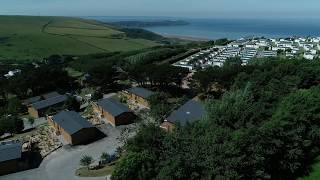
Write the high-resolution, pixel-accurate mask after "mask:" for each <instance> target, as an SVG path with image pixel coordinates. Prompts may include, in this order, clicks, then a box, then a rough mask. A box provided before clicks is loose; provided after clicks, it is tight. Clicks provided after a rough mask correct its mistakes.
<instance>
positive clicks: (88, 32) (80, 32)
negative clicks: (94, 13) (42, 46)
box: [45, 26, 121, 37]
mask: <svg viewBox="0 0 320 180" xmlns="http://www.w3.org/2000/svg"><path fill="white" fill-rule="evenodd" d="M45 32H46V33H51V34H57V35H75V36H92V37H109V36H111V35H116V34H121V32H119V31H115V30H113V29H108V28H105V29H82V28H72V27H52V26H49V27H47V28H46V29H45Z"/></svg>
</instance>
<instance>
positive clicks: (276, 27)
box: [84, 16, 320, 40]
mask: <svg viewBox="0 0 320 180" xmlns="http://www.w3.org/2000/svg"><path fill="white" fill-rule="evenodd" d="M84 18H88V19H95V20H98V21H102V22H105V23H108V22H116V21H128V20H137V21H158V20H184V21H186V22H188V23H189V24H188V25H180V26H155V27H146V28H144V29H146V30H149V31H152V32H154V33H157V34H161V35H163V36H177V37H191V38H199V39H208V40H209V39H212V40H214V39H220V38H228V39H239V38H245V37H253V36H254V37H266V38H281V37H283V38H285V37H292V36H317V37H318V36H320V19H308V20H305V19H295V20H294V19H223V18H217V19H193V18H175V17H110V16H92V17H84Z"/></svg>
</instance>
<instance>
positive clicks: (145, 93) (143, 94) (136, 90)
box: [127, 87, 154, 99]
mask: <svg viewBox="0 0 320 180" xmlns="http://www.w3.org/2000/svg"><path fill="white" fill-rule="evenodd" d="M127 91H128V92H130V93H132V94H135V95H137V96H140V97H143V98H144V99H146V98H149V97H150V96H152V95H153V94H154V92H152V91H149V90H148V89H145V88H140V87H133V88H130V89H127Z"/></svg>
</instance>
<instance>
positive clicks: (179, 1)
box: [0, 0, 320, 18]
mask: <svg viewBox="0 0 320 180" xmlns="http://www.w3.org/2000/svg"><path fill="white" fill-rule="evenodd" d="M0 14H2V15H3V14H8V15H61V16H171V17H206V18H214V17H227V18H233V17H237V18H239V17H246V18H260V17H261V18H267V17H270V18H274V17H279V18H296V17H299V18H318V17H320V0H0Z"/></svg>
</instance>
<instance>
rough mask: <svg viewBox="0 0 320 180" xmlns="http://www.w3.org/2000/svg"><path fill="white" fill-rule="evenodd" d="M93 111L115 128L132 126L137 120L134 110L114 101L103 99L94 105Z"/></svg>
mask: <svg viewBox="0 0 320 180" xmlns="http://www.w3.org/2000/svg"><path fill="white" fill-rule="evenodd" d="M93 109H94V111H96V112H98V113H99V114H100V115H101V118H104V119H105V120H106V121H107V123H110V124H112V125H113V126H120V125H128V124H131V123H133V122H134V119H135V118H136V115H135V114H134V113H133V111H132V110H130V109H129V108H128V107H126V106H125V105H123V104H121V103H119V102H116V101H115V100H112V99H102V100H99V101H98V102H97V103H93Z"/></svg>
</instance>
